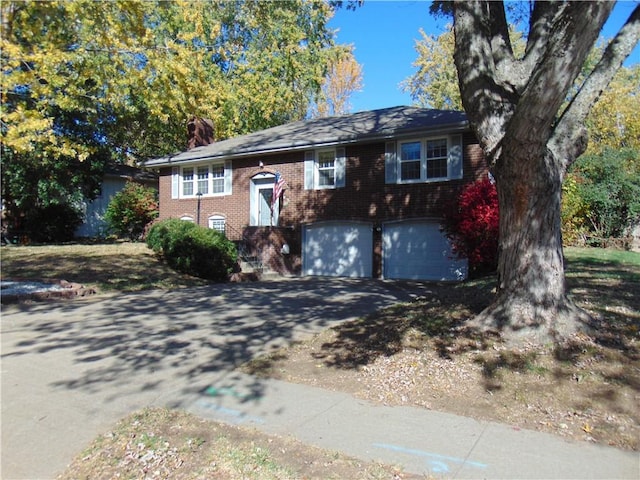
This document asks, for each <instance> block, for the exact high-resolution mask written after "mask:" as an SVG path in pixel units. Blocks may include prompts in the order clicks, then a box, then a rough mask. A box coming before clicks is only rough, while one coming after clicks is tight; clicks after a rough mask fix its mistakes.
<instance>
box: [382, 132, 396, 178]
mask: <svg viewBox="0 0 640 480" xmlns="http://www.w3.org/2000/svg"><path fill="white" fill-rule="evenodd" d="M384 180H385V183H398V162H397V160H396V142H387V143H386V144H385V146H384Z"/></svg>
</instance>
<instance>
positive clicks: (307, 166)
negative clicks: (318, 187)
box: [304, 150, 316, 190]
mask: <svg viewBox="0 0 640 480" xmlns="http://www.w3.org/2000/svg"><path fill="white" fill-rule="evenodd" d="M315 163H316V161H315V153H314V152H313V151H312V150H310V151H308V152H304V189H305V190H313V187H314V185H315V182H314V179H313V177H314V172H315Z"/></svg>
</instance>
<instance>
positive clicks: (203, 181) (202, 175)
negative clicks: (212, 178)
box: [196, 167, 209, 195]
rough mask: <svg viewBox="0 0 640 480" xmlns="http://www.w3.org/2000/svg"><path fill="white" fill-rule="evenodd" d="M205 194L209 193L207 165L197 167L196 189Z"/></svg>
mask: <svg viewBox="0 0 640 480" xmlns="http://www.w3.org/2000/svg"><path fill="white" fill-rule="evenodd" d="M196 193H201V194H202V195H206V194H207V193H209V167H198V191H197V192H196Z"/></svg>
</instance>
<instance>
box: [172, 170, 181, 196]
mask: <svg viewBox="0 0 640 480" xmlns="http://www.w3.org/2000/svg"><path fill="white" fill-rule="evenodd" d="M179 196H180V168H179V167H173V168H171V198H178V197H179Z"/></svg>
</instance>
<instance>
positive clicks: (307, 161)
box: [304, 148, 346, 190]
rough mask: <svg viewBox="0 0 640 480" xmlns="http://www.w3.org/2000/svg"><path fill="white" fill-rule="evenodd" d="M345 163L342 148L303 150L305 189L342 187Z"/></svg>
mask: <svg viewBox="0 0 640 480" xmlns="http://www.w3.org/2000/svg"><path fill="white" fill-rule="evenodd" d="M345 163H346V158H345V149H344V148H336V149H335V150H334V149H331V150H318V151H308V152H305V156H304V188H305V190H314V189H327V188H341V187H344V186H345Z"/></svg>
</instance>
